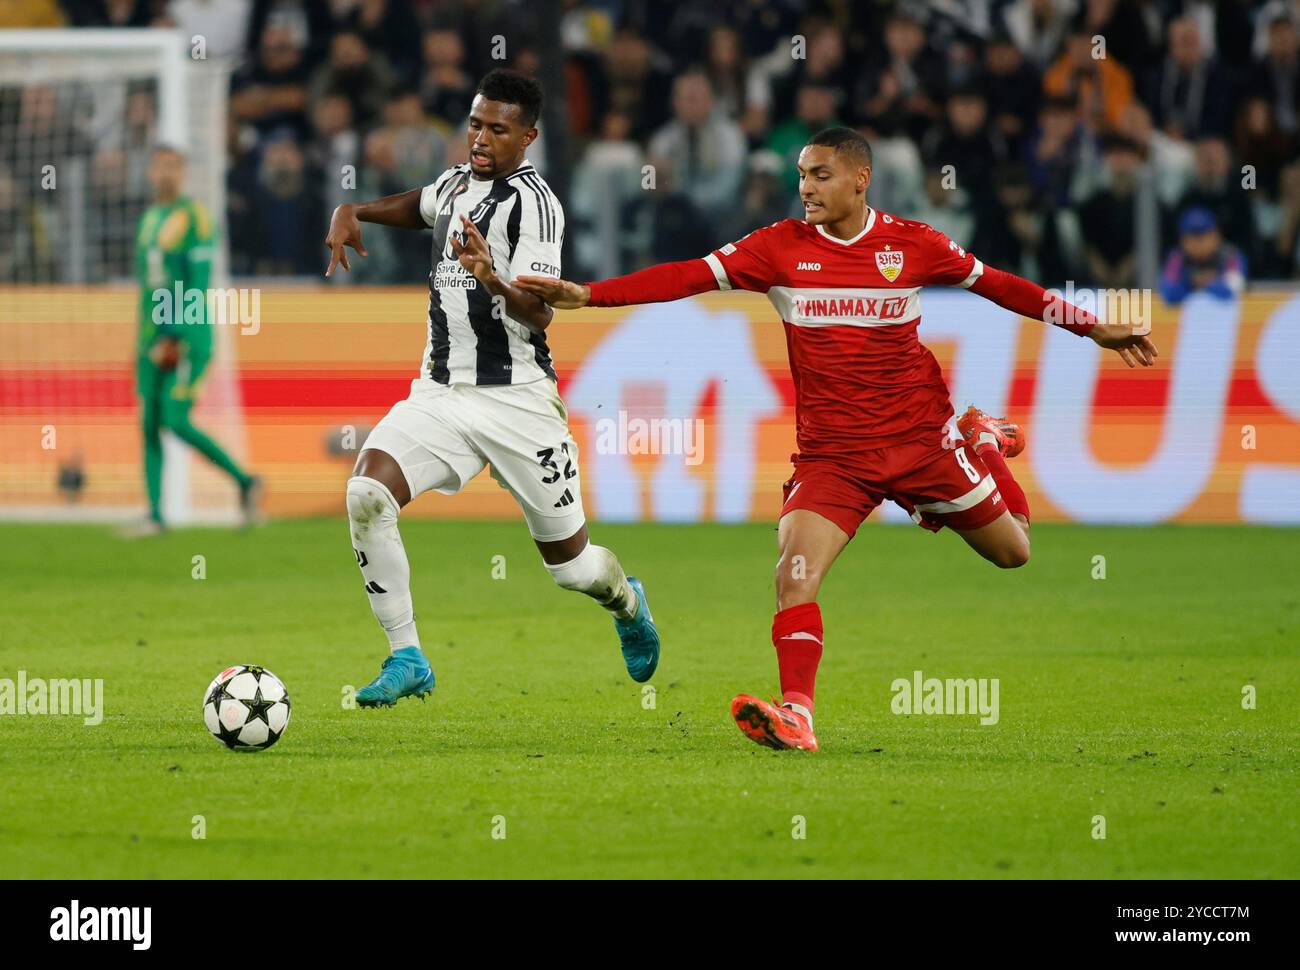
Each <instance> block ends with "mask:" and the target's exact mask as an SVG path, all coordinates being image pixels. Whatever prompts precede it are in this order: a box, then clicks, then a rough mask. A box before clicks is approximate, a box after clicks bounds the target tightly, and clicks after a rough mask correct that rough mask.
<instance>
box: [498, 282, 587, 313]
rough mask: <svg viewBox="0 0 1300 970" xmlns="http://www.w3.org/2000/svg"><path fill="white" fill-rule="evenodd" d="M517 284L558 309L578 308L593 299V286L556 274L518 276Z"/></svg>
mask: <svg viewBox="0 0 1300 970" xmlns="http://www.w3.org/2000/svg"><path fill="white" fill-rule="evenodd" d="M514 283H515V286H517V287H519V288H520V289H521V290H526V291H527V292H529V293H532V294H533V295H534V296H539V297H541V298H542V299H543V300H545V301H546V302H547V303H549V304H550V305H551V306H553V307H555V309H557V310H577V309H578V308H580V307H584V306H586V305H587V302H588V301H589V300H590V299H591V287H590V286H587V285H585V284H583V283H571V282H569V281H568V280H560V279H556V278H555V277H554V276H516V277H515V280H514Z"/></svg>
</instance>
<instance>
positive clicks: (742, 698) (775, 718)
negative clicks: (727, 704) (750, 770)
mask: <svg viewBox="0 0 1300 970" xmlns="http://www.w3.org/2000/svg"><path fill="white" fill-rule="evenodd" d="M731 716H732V717H734V718H735V719H736V727H738V728H740V730H741V731H742V732H744V734H745V736H746V737H747V738H749V740H751V741H753V742H754V743H755V744H762V745H766V746H767V747H769V748H776V749H777V750H779V751H787V750H793V751H816V750H817V736H816V735H815V734H813V733H812V728H810V727H809V726H808V722H807V721H806V720H804V717H803V715H802V714H796V713H795V712H794V711H792V710H790V709H789V708H786V707H781V706H780V705H778V704H776V703H775V699H773V703H771V704H769V703H768V702H767V701H761V700H759V699H758V698H757V697H753V696H752V695H750V694H737V695H736V696H735V697H734V698H732V701H731Z"/></svg>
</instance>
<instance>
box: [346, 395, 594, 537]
mask: <svg viewBox="0 0 1300 970" xmlns="http://www.w3.org/2000/svg"><path fill="white" fill-rule="evenodd" d="M362 447H363V448H374V449H377V450H379V451H383V452H387V453H388V454H390V455H392V456H393V458H394V459H395V460H396V461H397V464H398V465H399V466H400V467H401V469H402V474H403V475H405V476H406V484H407V486H408V487H409V488H410V490H411V498H415V497H416V496H417V495H421V494H423V493H424V492H427V491H430V490H432V491H437V492H441V493H442V494H444V495H455V494H456V493H457V492H459V491H460V490H461V489H462V488H464V487H465V483H466V482H468V481H469V480H470V479H472V478H473V477H474V476H475V475H477V474H478V473H479V472H481V471H482V470H483V467H484V466H485V465H489V464H490V465H491V466H492V477H493V478H495V479H496V480H497V482H498V484H500V485H501V487H502V488H505V489H507V490H509V492H510V494H512V495H513V496H514V497H515V501H516V502H518V503H519V507H520V508H521V509H523V512H524V518H525V519H526V520H527V521H528V529H529V531H530V532H531V533H532V534H533V538H534V539H537V540H539V541H541V542H554V541H556V540H559V539H567V538H569V536H571V535H573V534H575V533H576V532H577V531H578V530H579V529H581V528H582V526H583V525H584V524H585V522H586V517H585V515H584V514H583V510H582V489H581V484H582V483H581V479H580V478H579V477H578V445H577V442H575V441H574V440H573V435H571V434H570V433H569V410H568V408H566V407H565V406H564V402H563V401H562V400H560V394H559V391H558V390H557V389H556V386H555V382H554V381H553V380H551V379H550V378H542V379H541V380H536V381H530V382H529V383H527V384H503V385H499V386H482V387H479V386H475V385H473V384H439V383H437V382H435V381H432V380H429V379H428V378H427V377H423V378H421V377H417V378H416V379H415V380H413V381H411V394H410V396H409V397H408V398H407V399H406V400H405V401H398V402H397V403H396V404H394V405H393V408H392V410H390V411H389V412H388V414H386V415H385V416H384V419H383V420H382V421H380V422H379V424H378V425H376V426H375V429H374V430H373V431H372V432H370V437H368V438H367V439H366V443H365V444H364V445H363V446H362ZM448 467H449V468H450V469H451V476H450V477H448V476H447V473H446V471H447V468H448Z"/></svg>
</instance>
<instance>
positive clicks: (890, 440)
mask: <svg viewBox="0 0 1300 970" xmlns="http://www.w3.org/2000/svg"><path fill="white" fill-rule="evenodd" d="M705 262H706V263H707V264H708V265H709V267H710V269H712V271H713V275H714V277H715V279H716V280H717V283H718V286H719V287H720V288H721V289H724V290H726V289H737V290H752V291H756V292H759V293H766V294H767V297H768V299H769V300H771V301H772V305H773V306H775V307H776V309H777V312H778V313H780V314H781V319H782V321H784V324H785V336H786V346H787V348H788V350H789V355H790V372H791V374H792V376H793V377H794V386H795V412H796V415H797V428H796V433H797V437H798V442H799V455H800V457H801V458H817V457H830V456H844V455H851V454H854V453H857V452H860V451H862V449H864V448H879V447H882V446H887V445H892V444H896V443H901V442H908V441H923V440H925V441H931V442H933V441H936V440H937V439H938V436H939V435H940V434H941V433H942V429H943V426H944V425H945V423H946V422H947V421H948V419H949V418H950V417H951V416H952V413H953V411H952V404H951V403H950V401H949V395H948V387H947V385H946V384H945V383H944V380H943V375H942V373H941V372H940V369H939V363H938V361H936V360H935V358H934V355H933V354H932V353H930V351H929V350H928V349H927V348H926V347H925V346H923V345H922V343H921V341H920V340H919V339H918V338H917V334H916V330H917V326H918V325H919V324H920V322H921V300H920V290H921V287H923V286H962V287H970V286H972V285H973V284H974V283H975V282H976V280H978V279H979V278H980V276H981V274H983V272H984V266H983V264H982V263H980V261H979V260H978V259H976V258H975V257H974V256H972V255H971V254H970V253H967V252H965V251H964V250H962V249H961V247H959V246H958V245H957V244H956V243H954V242H952V241H951V240H949V239H948V237H947V236H945V235H944V234H943V233H941V232H939V231H938V230H936V229H933V228H931V227H930V226H928V225H926V224H924V223H921V222H913V221H910V220H904V219H899V218H898V217H896V216H892V215H889V214H887V213H884V212H880V211H878V210H876V209H870V210H869V211H868V213H867V222H866V226H865V227H864V228H863V230H862V232H861V233H859V234H858V235H857V236H855V237H854V238H853V239H837V238H836V237H834V236H832V235H830V234H829V233H828V232H826V231H825V229H823V228H822V227H821V226H812V225H809V224H808V223H806V222H801V221H799V220H796V219H785V220H782V221H781V222H775V223H773V224H772V225H770V226H767V227H765V228H763V229H758V230H755V231H754V232H751V233H750V234H749V235H748V236H745V237H744V238H743V239H741V240H739V241H738V242H735V243H729V244H728V245H726V246H723V247H722V248H721V249H717V250H714V251H713V252H712V253H710V254H709V255H708V256H706V257H705Z"/></svg>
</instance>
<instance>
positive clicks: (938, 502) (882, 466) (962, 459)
mask: <svg viewBox="0 0 1300 970" xmlns="http://www.w3.org/2000/svg"><path fill="white" fill-rule="evenodd" d="M945 444H946V443H945V442H944V441H943V440H942V439H940V443H939V444H922V443H918V442H912V443H908V444H902V445H891V446H889V447H887V448H868V449H864V450H863V451H861V452H858V453H857V454H855V455H853V456H852V457H838V456H837V457H835V458H812V457H800V456H799V455H791V456H790V460H791V461H792V462H794V474H793V475H791V476H790V480H789V481H788V482H786V483H785V485H784V486H783V487H782V493H783V498H784V504H783V505H782V506H781V515H783V516H784V515H785V514H786V513H787V512H793V511H794V510H795V509H807V510H808V511H810V512H816V513H817V514H818V515H820V516H822V517H823V518H826V519H830V520H831V521H832V522H834V523H835V524H836V525H837V526H839V527H840V528H841V529H843V530H844V531H845V532H846V533H847V534H848V536H849V537H850V538H852V537H853V535H854V533H856V532H857V531H858V526H860V525H861V524H862V522H863V520H864V519H866V517H867V516H868V515H870V514H871V510H872V509H874V508H875V507H876V506H877V505H879V504H880V503H881V502H883V501H884V500H885V499H891V500H892V501H894V502H897V503H898V504H899V505H901V506H902V507H903V508H904V509H906V510H907V512H908V513H909V514H910V515H911V516H912V520H913V521H914V522H915V523H916V524H917V525H919V526H921V527H922V528H923V529H929V530H930V531H931V532H938V531H939V530H940V529H942V528H943V527H944V526H947V527H948V528H950V529H961V530H966V529H978V528H980V527H981V526H985V525H988V524H989V523H990V522H992V521H993V520H994V519H996V518H997V517H998V516H1000V515H1001V514H1002V513H1003V512H1004V511H1005V510H1006V507H1007V506H1006V503H1005V502H1003V501H1002V494H1001V492H999V491H998V487H997V484H996V483H995V482H994V481H993V476H992V475H991V474H989V470H988V467H987V466H986V465H985V464H984V462H983V460H981V458H980V457H979V455H977V454H975V452H973V451H972V450H971V449H970V448H968V447H965V446H961V447H958V448H952V447H946V446H945Z"/></svg>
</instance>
